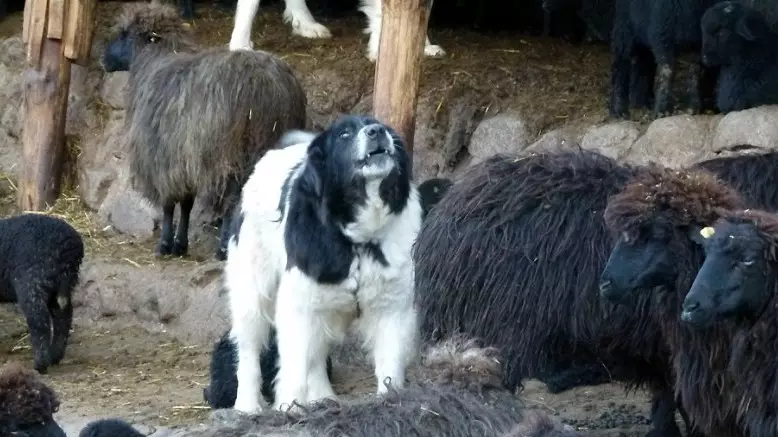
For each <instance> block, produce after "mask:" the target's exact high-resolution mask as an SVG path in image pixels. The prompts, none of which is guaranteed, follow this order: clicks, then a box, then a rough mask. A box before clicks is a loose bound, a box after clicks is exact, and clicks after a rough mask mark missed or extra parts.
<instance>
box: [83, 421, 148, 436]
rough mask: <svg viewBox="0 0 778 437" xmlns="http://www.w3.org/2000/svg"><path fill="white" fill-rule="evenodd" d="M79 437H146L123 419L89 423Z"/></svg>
mask: <svg viewBox="0 0 778 437" xmlns="http://www.w3.org/2000/svg"><path fill="white" fill-rule="evenodd" d="M78 437H144V435H143V434H141V433H140V432H139V431H138V430H136V429H135V428H133V427H132V426H130V424H129V423H127V422H125V421H124V420H122V419H100V420H95V421H92V422H89V423H88V424H87V425H86V426H85V427H84V429H82V430H81V432H80V433H79V434H78Z"/></svg>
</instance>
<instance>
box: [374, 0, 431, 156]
mask: <svg viewBox="0 0 778 437" xmlns="http://www.w3.org/2000/svg"><path fill="white" fill-rule="evenodd" d="M431 8H432V0H383V13H382V15H383V17H382V23H381V42H380V45H379V49H378V59H377V61H376V72H375V83H374V87H373V90H374V91H373V112H374V114H375V116H376V118H378V119H379V120H382V121H383V122H385V123H388V124H389V125H391V126H392V127H394V128H395V129H397V131H398V133H399V134H400V135H402V137H403V139H404V140H405V142H406V144H407V146H408V154H409V155H410V158H411V162H413V136H414V132H415V128H416V103H417V102H418V100H419V81H420V78H421V61H422V57H423V56H424V41H425V39H426V35H427V22H428V21H429V14H430V9H431Z"/></svg>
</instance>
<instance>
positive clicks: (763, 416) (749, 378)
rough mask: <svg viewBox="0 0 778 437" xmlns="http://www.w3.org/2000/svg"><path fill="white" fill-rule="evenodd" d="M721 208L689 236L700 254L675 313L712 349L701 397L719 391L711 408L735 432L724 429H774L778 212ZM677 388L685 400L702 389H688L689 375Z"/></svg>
mask: <svg viewBox="0 0 778 437" xmlns="http://www.w3.org/2000/svg"><path fill="white" fill-rule="evenodd" d="M721 215H722V217H721V218H720V219H719V221H718V223H716V224H715V226H714V227H713V228H712V229H711V228H707V229H705V231H703V232H701V233H698V234H697V235H696V237H697V238H696V239H695V240H696V241H697V242H698V243H700V244H701V245H702V246H703V247H704V250H705V261H704V262H703V263H702V266H701V268H700V270H699V272H698V273H697V276H696V278H695V279H694V282H693V283H692V286H691V288H690V290H689V293H688V294H687V295H686V298H685V300H684V302H683V312H682V313H681V319H682V320H683V321H684V322H685V323H686V324H688V325H691V326H692V328H693V329H692V331H693V332H695V334H696V336H697V337H696V338H699V340H698V341H706V342H707V343H708V348H709V349H710V350H712V351H716V352H717V353H716V354H711V355H709V356H708V358H709V359H710V362H709V363H707V364H708V365H709V366H711V367H713V368H714V369H715V371H716V372H715V376H716V385H713V384H707V385H706V387H705V388H707V389H708V390H711V391H707V395H708V396H713V391H712V390H714V389H715V390H717V393H718V390H722V392H721V393H722V394H724V391H723V390H726V395H724V396H723V399H721V400H720V401H719V402H718V403H716V407H718V409H717V410H716V411H714V413H717V414H718V415H722V416H724V417H726V418H728V419H730V422H729V425H730V426H731V427H734V426H735V424H737V426H738V431H739V433H738V434H735V433H732V434H730V435H742V436H755V435H764V436H775V435H777V434H778V431H776V430H778V413H777V412H778V396H776V393H778V381H776V379H775V367H774V365H773V363H774V357H775V353H776V343H775V338H776V335H778V328H776V308H778V298H777V296H778V293H776V290H778V287H776V285H777V284H778V281H777V279H778V258H777V256H776V254H778V250H776V248H778V216H776V215H775V214H771V213H767V212H764V211H759V210H745V211H742V210H740V211H724V212H722V214H721ZM703 332H704V333H705V334H702V333H703ZM702 358H703V357H700V359H698V360H699V361H702V360H701V359H702ZM703 362H704V361H703ZM683 389H684V394H689V395H690V402H692V401H697V398H696V397H695V396H697V397H699V398H704V397H705V395H706V393H705V392H700V393H699V394H697V393H695V392H692V387H691V381H690V384H689V385H685V386H683ZM716 396H718V395H716ZM735 419H736V421H735Z"/></svg>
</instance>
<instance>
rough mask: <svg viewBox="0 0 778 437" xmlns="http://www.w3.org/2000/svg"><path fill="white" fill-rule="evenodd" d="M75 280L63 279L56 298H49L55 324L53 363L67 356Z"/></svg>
mask: <svg viewBox="0 0 778 437" xmlns="http://www.w3.org/2000/svg"><path fill="white" fill-rule="evenodd" d="M74 282H75V281H72V280H71V281H67V280H63V281H62V282H61V283H60V285H59V287H60V289H59V294H58V295H57V297H56V298H52V299H50V300H49V312H50V313H51V320H52V324H53V326H54V332H53V334H52V339H51V364H59V362H60V361H62V358H64V357H65V349H66V348H67V344H68V338H69V337H70V328H71V326H72V324H73V302H72V301H71V299H70V293H71V292H72V290H73V286H74V285H75V284H74Z"/></svg>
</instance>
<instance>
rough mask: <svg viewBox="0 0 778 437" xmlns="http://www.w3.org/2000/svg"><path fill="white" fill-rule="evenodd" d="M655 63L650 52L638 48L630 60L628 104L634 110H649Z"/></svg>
mask: <svg viewBox="0 0 778 437" xmlns="http://www.w3.org/2000/svg"><path fill="white" fill-rule="evenodd" d="M654 75H656V62H654V55H653V54H652V53H651V51H650V50H647V49H645V48H642V47H639V48H637V49H636V50H635V53H634V56H633V58H632V71H631V72H630V90H629V97H630V104H631V105H632V107H634V108H650V107H651V101H652V100H653V98H654Z"/></svg>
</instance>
